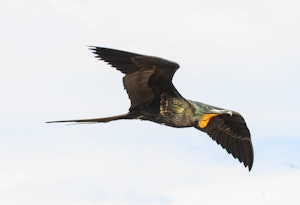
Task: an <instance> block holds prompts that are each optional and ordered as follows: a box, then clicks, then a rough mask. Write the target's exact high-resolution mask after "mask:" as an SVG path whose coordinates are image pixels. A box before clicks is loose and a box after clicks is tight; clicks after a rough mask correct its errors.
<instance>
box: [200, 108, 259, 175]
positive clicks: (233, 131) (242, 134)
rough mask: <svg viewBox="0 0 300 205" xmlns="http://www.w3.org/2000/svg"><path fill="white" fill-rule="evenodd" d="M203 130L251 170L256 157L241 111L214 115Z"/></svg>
mask: <svg viewBox="0 0 300 205" xmlns="http://www.w3.org/2000/svg"><path fill="white" fill-rule="evenodd" d="M202 131H204V132H206V133H207V134H208V135H209V136H210V137H211V138H212V139H213V140H215V141H216V142H217V143H218V144H220V145H221V146H222V147H223V148H224V149H226V150H227V152H228V153H229V154H232V155H233V157H234V158H238V159H239V161H240V162H242V163H244V165H245V167H247V166H248V168H249V171H250V170H251V168H252V164H253V158H254V154H253V147H252V142H251V136H250V132H249V129H248V128H247V125H246V122H245V120H244V118H243V117H242V116H241V115H240V114H239V113H237V112H233V113H232V115H229V114H219V115H217V116H215V117H212V118H211V119H210V120H209V122H208V124H207V125H206V127H205V128H203V129H202Z"/></svg>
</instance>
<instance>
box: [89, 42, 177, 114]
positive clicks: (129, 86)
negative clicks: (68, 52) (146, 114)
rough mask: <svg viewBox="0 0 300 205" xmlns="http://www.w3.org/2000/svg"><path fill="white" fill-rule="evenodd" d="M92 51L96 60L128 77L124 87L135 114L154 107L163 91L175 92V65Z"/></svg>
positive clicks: (122, 53)
mask: <svg viewBox="0 0 300 205" xmlns="http://www.w3.org/2000/svg"><path fill="white" fill-rule="evenodd" d="M90 49H91V50H93V53H95V54H96V57H98V58H99V59H101V60H103V61H105V62H107V63H109V64H110V65H111V66H112V67H115V68H116V69H117V70H119V71H121V72H122V73H124V74H125V77H124V78H123V83H124V87H125V89H126V91H127V93H128V95H129V98H130V101H131V107H130V109H131V110H132V109H135V108H137V107H140V106H143V105H146V104H148V103H151V102H152V101H153V100H154V99H155V97H156V96H157V95H160V94H161V92H163V91H170V92H171V91H172V90H174V89H175V88H174V86H173V84H172V78H173V75H174V73H175V72H176V70H177V69H178V68H179V65H178V64H177V63H175V62H172V61H169V60H165V59H162V58H158V57H153V56H146V55H141V54H136V53H130V52H125V51H120V50H114V49H109V48H102V47H91V48H90ZM175 90H176V89H175Z"/></svg>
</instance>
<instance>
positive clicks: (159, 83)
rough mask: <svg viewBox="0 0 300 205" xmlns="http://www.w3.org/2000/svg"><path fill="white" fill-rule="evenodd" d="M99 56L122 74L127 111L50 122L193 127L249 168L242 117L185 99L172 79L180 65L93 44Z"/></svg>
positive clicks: (249, 149) (250, 160)
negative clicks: (144, 122)
mask: <svg viewBox="0 0 300 205" xmlns="http://www.w3.org/2000/svg"><path fill="white" fill-rule="evenodd" d="M91 50H93V51H94V53H95V54H96V55H97V57H98V58H100V59H101V60H104V61H106V62H108V63H109V64H110V65H112V66H113V67H115V68H116V69H117V70H119V71H121V72H122V73H124V74H125V76H124V78H123V84H124V87H125V89H126V91H127V93H128V96H129V98H130V101H131V106H130V108H129V112H128V113H126V114H123V115H117V116H112V117H107V118H94V119H82V120H64V121H52V122H78V123H83V122H88V123H93V122H94V123H97V122H110V121H113V120H121V119H140V120H148V121H152V122H156V123H159V124H163V125H167V126H171V127H177V128H182V127H195V128H197V129H199V130H201V131H203V132H206V133H208V135H210V136H211V137H212V139H213V140H215V141H216V142H217V143H218V144H220V145H221V146H222V147H223V148H225V149H226V150H227V152H228V153H230V154H232V155H233V157H234V158H238V159H239V161H240V162H243V163H244V165H245V166H248V168H249V170H251V168H252V164H253V148H252V143H251V137H250V132H249V130H248V128H247V126H246V123H245V121H244V119H243V117H242V116H241V115H240V114H239V113H237V112H234V111H231V110H227V109H222V108H218V107H214V106H211V105H208V104H204V103H200V102H195V101H191V100H187V99H185V98H184V97H183V96H182V95H181V94H180V93H179V92H178V91H177V90H176V88H175V87H174V85H173V83H172V78H173V75H174V73H175V71H176V70H177V69H178V68H179V65H178V64H177V63H175V62H172V61H168V60H165V59H162V58H158V57H152V56H146V55H141V54H135V53H130V52H125V51H119V50H114V49H108V48H101V47H92V48H91Z"/></svg>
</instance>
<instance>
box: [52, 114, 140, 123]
mask: <svg viewBox="0 0 300 205" xmlns="http://www.w3.org/2000/svg"><path fill="white" fill-rule="evenodd" d="M134 118H135V117H134V115H133V114H132V113H127V114H123V115H116V116H112V117H104V118H92V119H79V120H58V121H49V122H46V123H60V122H75V123H99V122H110V121H113V120H123V119H134Z"/></svg>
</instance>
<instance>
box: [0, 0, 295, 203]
mask: <svg viewBox="0 0 300 205" xmlns="http://www.w3.org/2000/svg"><path fill="white" fill-rule="evenodd" d="M299 8H300V3H299V1H297V0H272V1H271V0H251V1H245V0H205V1H204V0H197V1H196V0H195V1H190V0H186V1H177V0H166V1H161V0H151V1H142V0H139V1H138V0H109V1H102V0H100V1H99V0H64V1H59V0H48V1H40V0H28V1H21V0H1V2H0V25H1V38H0V45H1V46H0V54H1V56H2V58H1V61H0V69H1V75H0V93H1V95H0V104H1V106H0V113H1V117H0V124H1V126H0V204H3V205H20V204H22V205H41V204H43V205H48V204H49V205H50V204H51V205H52V204H55V205H67V204H72V205H82V204H84V205H100V204H101V205H116V204H118V205H182V204H189V205H199V204H229V203H230V204H233V205H234V204H241V203H242V204H243V205H248V204H249V205H250V204H251V205H253V204H272V205H273V204H289V205H293V204H295V205H296V204H299V203H300V198H299V190H298V188H297V187H298V185H299V183H300V169H299V168H300V157H299V156H300V138H299V131H298V128H299V120H298V117H299V115H300V108H299V104H300V97H299V90H300V83H299V78H300V58H299V56H300V49H299V48H300V38H299V36H300V12H299ZM87 46H104V47H110V48H115V49H121V50H126V51H131V52H137V53H142V54H147V55H154V56H159V57H163V58H166V59H170V60H172V61H176V62H178V63H179V64H180V66H181V68H180V69H179V70H178V71H177V72H176V74H175V76H174V84H175V86H176V87H177V89H178V90H179V92H180V93H181V94H182V95H183V96H185V97H186V98H188V99H191V100H196V101H200V102H205V103H208V104H212V105H216V106H218V107H223V108H228V109H233V110H236V111H238V112H240V113H241V114H242V115H243V116H244V117H245V119H246V122H247V124H248V127H249V129H250V131H251V134H252V140H253V146H254V154H255V159H254V165H253V169H252V171H251V172H250V173H249V172H248V170H247V169H245V168H244V167H243V165H242V164H240V163H239V162H238V161H237V160H236V159H233V157H232V156H231V155H228V154H227V152H226V151H225V150H223V149H222V148H221V147H220V146H218V145H217V144H216V143H215V142H214V141H212V140H211V139H210V138H209V137H208V136H207V135H206V134H205V133H202V132H200V131H198V130H196V129H193V128H185V129H175V128H170V127H166V126H161V125H158V124H154V123H151V122H141V121H116V122H111V123H107V124H92V125H72V126H66V125H65V124H45V123H44V122H45V121H49V120H65V119H77V118H90V117H105V116H110V115H115V114H122V113H125V112H127V110H128V108H129V100H128V97H127V94H126V92H125V90H124V89H123V85H122V74H121V73H120V72H118V71H116V70H115V69H113V68H110V67H109V66H108V65H106V64H105V63H103V62H100V61H98V60H97V59H96V58H94V55H93V54H92V53H91V52H90V51H89V50H88V48H87Z"/></svg>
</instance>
